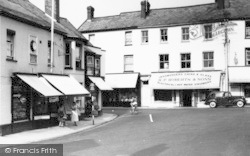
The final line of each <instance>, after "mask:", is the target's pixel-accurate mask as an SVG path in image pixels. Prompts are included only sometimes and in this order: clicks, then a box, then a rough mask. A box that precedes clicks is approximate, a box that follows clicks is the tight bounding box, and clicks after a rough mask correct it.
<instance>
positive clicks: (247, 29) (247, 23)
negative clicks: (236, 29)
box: [246, 21, 250, 38]
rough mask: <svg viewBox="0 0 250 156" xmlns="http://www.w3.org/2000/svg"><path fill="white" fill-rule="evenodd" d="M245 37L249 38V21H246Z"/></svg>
mask: <svg viewBox="0 0 250 156" xmlns="http://www.w3.org/2000/svg"><path fill="white" fill-rule="evenodd" d="M246 38H250V21H246Z"/></svg>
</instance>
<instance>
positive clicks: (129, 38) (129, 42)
mask: <svg viewBox="0 0 250 156" xmlns="http://www.w3.org/2000/svg"><path fill="white" fill-rule="evenodd" d="M128 34H130V35H128ZM132 42H133V40H132V31H125V46H131V45H133V43H132Z"/></svg>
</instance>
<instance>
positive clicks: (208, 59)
mask: <svg viewBox="0 0 250 156" xmlns="http://www.w3.org/2000/svg"><path fill="white" fill-rule="evenodd" d="M205 54H208V58H207V59H205ZM210 54H212V57H213V58H212V59H211V58H210ZM202 57H203V59H202V60H203V68H206V69H208V68H214V52H213V51H204V52H203V53H202ZM205 61H207V62H211V61H212V66H211V67H210V66H207V67H206V66H205ZM209 64H210V63H208V65H209Z"/></svg>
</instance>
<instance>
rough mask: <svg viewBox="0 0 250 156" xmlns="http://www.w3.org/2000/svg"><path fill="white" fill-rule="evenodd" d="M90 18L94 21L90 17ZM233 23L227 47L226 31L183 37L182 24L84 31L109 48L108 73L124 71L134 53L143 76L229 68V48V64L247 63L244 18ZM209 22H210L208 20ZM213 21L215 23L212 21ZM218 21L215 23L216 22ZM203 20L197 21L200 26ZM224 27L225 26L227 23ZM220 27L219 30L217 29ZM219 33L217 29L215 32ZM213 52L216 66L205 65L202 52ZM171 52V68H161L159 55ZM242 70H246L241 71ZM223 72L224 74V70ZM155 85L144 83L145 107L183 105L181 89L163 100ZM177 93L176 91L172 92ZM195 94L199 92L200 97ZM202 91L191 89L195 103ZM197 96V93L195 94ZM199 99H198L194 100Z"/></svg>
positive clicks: (136, 68) (236, 89)
mask: <svg viewBox="0 0 250 156" xmlns="http://www.w3.org/2000/svg"><path fill="white" fill-rule="evenodd" d="M88 22H91V21H88ZM230 22H232V23H234V25H233V26H228V39H229V43H228V50H227V46H225V33H224V32H223V30H225V29H220V30H222V31H220V32H222V33H221V34H220V35H215V36H214V37H213V39H211V40H205V38H204V36H201V37H199V38H196V39H191V37H190V39H189V41H182V27H190V28H191V25H185V26H173V27H156V28H138V29H132V30H117V31H102V32H93V33H84V34H83V35H84V36H85V37H86V38H87V39H88V37H89V35H93V34H94V35H95V44H96V45H98V46H100V47H102V48H104V49H105V50H106V63H105V68H106V69H105V70H106V73H124V55H133V69H134V70H133V71H134V72H139V73H140V74H141V76H143V75H149V76H150V75H152V73H154V72H186V71H194V72H196V71H221V73H225V72H226V55H225V54H226V52H227V51H228V54H229V56H228V62H229V63H228V66H238V67H239V68H241V67H242V66H245V48H247V47H249V45H250V44H249V43H250V40H249V39H245V21H244V20H237V21H230ZM206 24H209V23H206ZM211 24H214V23H211ZM217 24H219V23H216V24H215V25H217ZM202 27H203V24H201V25H198V28H199V30H202V29H200V28H202ZM224 28H225V27H224ZM161 29H167V32H168V41H167V42H166V43H161V40H160V30H161ZM143 30H148V40H149V41H148V44H142V43H141V31H143ZM128 31H131V32H132V45H130V46H126V45H125V32H128ZM217 31H219V30H217ZM214 33H216V32H214ZM209 51H211V52H213V53H214V67H213V68H204V67H203V52H209ZM182 53H190V54H191V68H190V69H181V58H180V57H181V54H182ZM160 54H169V69H167V70H161V69H160V68H159V55H160ZM242 74H243V73H242ZM222 75H223V74H222ZM226 84H227V81H226V79H224V78H223V76H221V79H220V88H218V89H219V90H226V88H227V86H226ZM153 88H154V86H151V83H150V79H149V84H148V85H143V84H142V85H141V101H142V106H144V107H175V106H177V107H179V106H180V95H179V94H180V92H179V91H177V92H176V93H175V94H176V95H175V97H176V99H175V100H174V97H173V99H172V101H169V102H166V101H164V102H161V101H157V102H156V101H155V100H154V95H153ZM229 89H230V90H231V91H232V92H233V94H241V95H244V93H243V88H242V87H241V89H240V87H239V86H236V87H234V88H233V89H231V88H230V87H229ZM172 94H174V92H172ZM194 94H198V99H197V98H195V95H194ZM199 94H200V91H199V90H196V91H195V90H194V91H193V92H192V106H195V107H196V106H197V107H199V106H201V107H202V106H203V105H202V103H203V102H202V101H201V99H200V98H199ZM196 96H197V95H196ZM195 101H197V102H195Z"/></svg>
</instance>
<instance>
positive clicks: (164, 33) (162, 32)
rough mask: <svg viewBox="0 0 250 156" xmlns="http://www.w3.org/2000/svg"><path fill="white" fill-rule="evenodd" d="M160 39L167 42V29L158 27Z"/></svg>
mask: <svg viewBox="0 0 250 156" xmlns="http://www.w3.org/2000/svg"><path fill="white" fill-rule="evenodd" d="M160 41H161V43H166V42H168V29H167V28H164V29H160Z"/></svg>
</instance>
